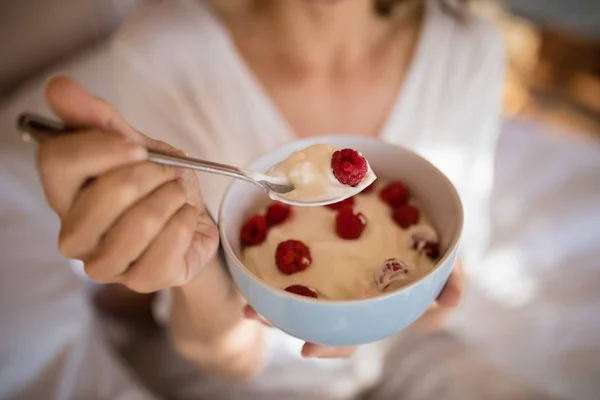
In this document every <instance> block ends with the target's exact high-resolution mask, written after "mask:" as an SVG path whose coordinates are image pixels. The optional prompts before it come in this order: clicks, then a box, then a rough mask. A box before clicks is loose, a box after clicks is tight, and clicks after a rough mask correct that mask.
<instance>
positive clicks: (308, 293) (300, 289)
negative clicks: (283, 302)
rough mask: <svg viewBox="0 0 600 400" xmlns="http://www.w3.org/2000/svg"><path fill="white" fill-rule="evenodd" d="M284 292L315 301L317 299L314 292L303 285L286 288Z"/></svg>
mask: <svg viewBox="0 0 600 400" xmlns="http://www.w3.org/2000/svg"><path fill="white" fill-rule="evenodd" d="M285 291H286V292H290V293H294V294H297V295H298V296H305V297H314V298H315V299H316V298H317V297H318V296H317V292H316V291H314V290H313V289H311V288H308V287H306V286H303V285H292V286H288V287H286V288H285Z"/></svg>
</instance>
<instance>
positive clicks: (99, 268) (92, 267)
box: [83, 259, 115, 283]
mask: <svg viewBox="0 0 600 400" xmlns="http://www.w3.org/2000/svg"><path fill="white" fill-rule="evenodd" d="M83 270H84V272H85V274H86V275H87V276H88V277H89V278H90V279H91V280H93V281H94V282H97V283H112V282H114V281H115V280H114V279H110V277H109V276H108V274H107V273H106V271H105V270H106V266H105V265H104V264H103V263H102V261H101V260H99V259H93V260H87V261H85V262H84V263H83Z"/></svg>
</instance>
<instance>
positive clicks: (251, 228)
mask: <svg viewBox="0 0 600 400" xmlns="http://www.w3.org/2000/svg"><path fill="white" fill-rule="evenodd" d="M268 230H269V225H268V224H267V220H266V219H265V217H263V216H262V215H254V216H252V218H250V219H249V220H248V221H247V222H246V223H245V224H244V226H243V227H242V232H241V239H242V244H245V245H246V246H255V245H257V244H261V243H262V242H264V241H265V239H266V238H267V231H268Z"/></svg>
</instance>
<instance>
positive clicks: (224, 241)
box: [217, 135, 464, 306]
mask: <svg viewBox="0 0 600 400" xmlns="http://www.w3.org/2000/svg"><path fill="white" fill-rule="evenodd" d="M335 139H356V140H361V141H367V142H377V143H379V144H385V145H390V146H394V147H399V148H401V149H403V150H406V151H409V152H411V153H413V155H415V156H416V157H417V158H419V159H420V160H421V161H422V162H424V163H426V164H428V165H429V166H430V167H431V168H432V169H433V171H434V172H435V173H436V174H438V175H439V176H440V177H441V178H442V181H444V182H445V183H446V185H447V186H448V189H449V191H450V194H451V196H452V197H453V198H454V200H455V201H456V202H457V204H458V217H459V223H458V229H457V231H456V232H455V234H454V236H453V238H452V240H451V242H450V245H449V246H448V250H446V252H445V253H444V256H443V257H442V258H440V259H439V261H438V262H437V263H436V264H435V266H434V267H433V268H431V270H429V271H428V272H427V273H426V274H424V275H422V276H421V277H419V279H417V280H415V281H413V282H410V283H409V284H407V285H406V286H403V287H401V288H399V289H396V290H394V291H391V292H389V293H382V294H380V295H377V296H374V297H367V298H360V299H348V300H327V299H318V298H317V299H314V298H312V297H304V296H298V295H294V294H292V293H289V292H286V291H285V290H283V289H279V288H276V287H273V286H271V285H269V284H268V283H266V282H264V281H263V280H262V279H260V278H259V277H257V276H256V275H255V274H253V273H252V271H250V270H249V269H248V268H247V267H246V266H245V265H244V263H243V262H242V261H241V260H240V259H239V258H238V257H237V256H236V255H235V252H234V251H233V248H232V247H231V244H230V243H229V240H228V238H227V237H226V235H225V229H223V227H224V223H223V205H224V204H225V200H226V199H227V196H228V195H229V193H230V192H231V190H232V187H233V185H234V184H236V183H238V182H237V181H236V180H233V181H232V182H230V183H229V185H227V189H225V192H224V194H223V196H222V198H221V201H220V202H219V213H218V221H217V227H218V229H219V236H220V238H221V246H222V247H223V250H224V252H225V255H226V256H227V257H229V259H230V260H231V261H232V262H233V263H234V264H235V266H236V267H237V268H238V269H239V270H241V271H242V273H243V274H245V275H246V276H247V277H249V278H250V279H251V280H253V281H254V282H256V283H257V284H258V285H260V286H262V287H264V288H265V289H266V290H268V291H271V292H274V293H275V294H276V295H279V296H286V297H288V298H291V299H294V300H296V301H300V302H306V303H313V304H319V305H322V306H335V305H350V304H352V305H361V304H366V303H373V302H383V301H385V300H387V299H389V298H391V297H395V296H399V295H400V294H401V293H403V292H405V291H406V290H408V289H410V288H412V287H415V286H418V285H421V284H423V282H425V281H426V280H427V279H429V277H430V276H432V275H433V274H434V273H435V272H436V271H438V270H439V269H440V268H441V267H442V266H443V265H444V264H446V262H447V261H448V260H449V259H450V257H451V256H452V255H453V254H454V253H455V252H456V251H457V248H458V247H459V244H460V239H461V237H462V233H463V228H464V208H463V203H462V201H461V198H460V195H459V194H458V191H457V190H456V187H455V186H454V184H452V182H451V181H450V179H449V178H448V177H447V176H446V175H445V174H444V173H443V172H442V171H440V170H439V169H438V168H437V167H436V166H435V165H433V163H431V162H430V161H429V160H427V159H426V158H425V157H423V156H421V155H420V154H419V153H417V152H416V151H414V150H411V149H409V148H408V147H405V146H402V145H399V144H396V143H392V142H389V141H387V140H384V139H382V138H377V137H363V136H355V135H325V136H315V137H311V138H303V139H299V140H294V141H291V142H288V143H286V144H284V145H283V146H279V147H277V148H276V149H273V150H271V151H270V152H267V153H264V154H262V155H260V156H258V157H256V158H255V159H253V160H252V161H251V162H249V163H248V164H247V165H246V166H249V165H252V164H255V163H257V162H258V161H260V160H261V159H263V158H266V157H268V156H269V155H270V154H272V153H274V152H276V151H279V150H281V149H282V148H284V147H286V146H292V145H294V144H295V145H300V144H304V145H306V147H308V146H310V145H312V144H317V143H328V141H330V140H335ZM226 220H227V219H226ZM225 262H227V260H226V261H225Z"/></svg>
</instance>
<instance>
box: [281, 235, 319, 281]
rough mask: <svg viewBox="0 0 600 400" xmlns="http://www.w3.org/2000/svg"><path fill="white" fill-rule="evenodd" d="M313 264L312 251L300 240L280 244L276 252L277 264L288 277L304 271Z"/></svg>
mask: <svg viewBox="0 0 600 400" xmlns="http://www.w3.org/2000/svg"><path fill="white" fill-rule="evenodd" d="M311 263H312V258H311V256H310V250H309V249H308V247H307V246H306V245H305V244H304V243H302V242H301V241H299V240H286V241H285V242H281V243H279V245H278V246H277V250H276V251H275V264H277V268H278V269H279V270H280V271H281V272H282V273H284V274H286V275H292V274H295V273H296V272H300V271H304V270H305V269H306V268H308V267H309V266H310V264H311Z"/></svg>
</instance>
